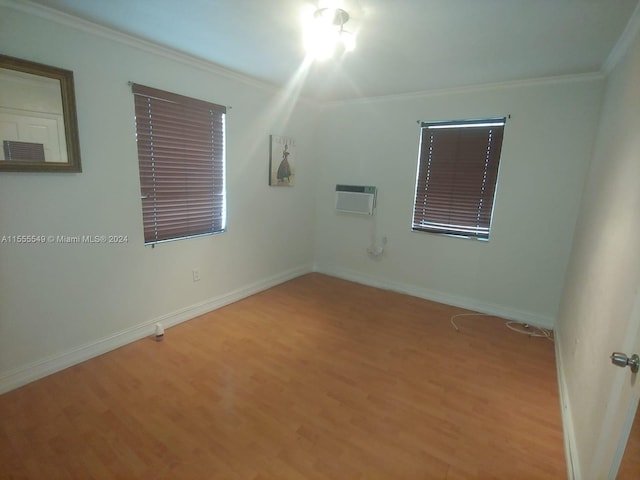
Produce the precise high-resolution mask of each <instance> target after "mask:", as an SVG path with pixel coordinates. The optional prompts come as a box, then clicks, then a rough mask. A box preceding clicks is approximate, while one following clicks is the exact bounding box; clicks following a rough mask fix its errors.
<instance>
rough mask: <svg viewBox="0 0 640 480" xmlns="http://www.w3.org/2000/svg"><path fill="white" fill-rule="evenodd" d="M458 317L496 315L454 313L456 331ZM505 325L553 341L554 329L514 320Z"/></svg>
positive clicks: (456, 328) (457, 329)
mask: <svg viewBox="0 0 640 480" xmlns="http://www.w3.org/2000/svg"><path fill="white" fill-rule="evenodd" d="M458 317H495V315H489V314H485V313H458V314H457V315H453V316H452V317H451V318H450V319H449V321H450V322H451V325H452V326H453V328H455V330H456V332H459V331H460V329H459V328H458V325H456V322H455V321H454V320H455V319H456V318H458ZM505 326H506V327H507V328H508V329H510V330H513V331H514V332H517V333H522V334H523V335H529V336H530V337H542V338H546V339H547V340H549V341H551V342H553V331H552V330H549V329H548V328H542V327H534V326H531V325H529V324H528V323H523V322H515V321H513V320H508V321H506V322H505Z"/></svg>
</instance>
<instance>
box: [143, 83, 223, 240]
mask: <svg viewBox="0 0 640 480" xmlns="http://www.w3.org/2000/svg"><path fill="white" fill-rule="evenodd" d="M131 87H132V92H133V95H134V110H135V131H136V145H137V153H138V171H139V179H140V198H141V205H142V217H143V230H144V243H145V245H152V246H153V245H155V244H157V243H163V242H169V241H174V240H183V239H186V238H194V237H201V236H207V235H215V234H218V233H223V232H225V231H226V228H227V219H226V208H227V206H226V202H227V199H226V107H224V106H222V105H217V104H215V103H211V102H206V101H203V100H198V99H195V98H191V97H187V96H183V95H179V94H175V93H171V92H167V91H164V90H159V89H156V88H152V87H147V86H144V85H139V84H132V85H131Z"/></svg>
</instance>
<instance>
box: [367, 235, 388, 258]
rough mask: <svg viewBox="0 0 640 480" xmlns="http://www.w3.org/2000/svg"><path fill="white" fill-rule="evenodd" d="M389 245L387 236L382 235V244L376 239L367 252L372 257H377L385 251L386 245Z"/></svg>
mask: <svg viewBox="0 0 640 480" xmlns="http://www.w3.org/2000/svg"><path fill="white" fill-rule="evenodd" d="M386 245H387V237H382V244H381V245H377V244H376V242H375V241H374V242H373V243H372V244H371V245H369V248H367V253H368V254H369V256H370V257H374V258H377V257H379V256H380V255H382V254H383V253H384V247H385V246H386Z"/></svg>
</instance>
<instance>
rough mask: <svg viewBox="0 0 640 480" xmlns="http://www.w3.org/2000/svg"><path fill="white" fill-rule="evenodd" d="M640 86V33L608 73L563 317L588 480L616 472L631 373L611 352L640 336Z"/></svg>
mask: <svg viewBox="0 0 640 480" xmlns="http://www.w3.org/2000/svg"><path fill="white" fill-rule="evenodd" d="M636 20H637V18H636ZM636 26H637V23H636ZM639 85H640V35H638V34H636V37H635V41H634V42H633V43H632V44H631V47H630V48H629V50H628V51H627V53H626V56H624V57H623V58H622V60H621V61H620V62H619V63H618V65H617V66H616V68H615V69H614V70H613V72H612V73H611V74H610V75H609V77H608V79H607V84H606V90H605V96H604V101H603V107H602V116H601V120H600V128H599V132H598V136H597V142H596V148H595V152H594V158H593V162H592V165H591V168H590V170H589V176H588V182H587V184H586V186H585V194H584V199H583V201H582V205H581V207H580V216H579V220H578V223H577V226H576V233H575V241H574V245H573V251H572V255H571V261H570V264H569V268H568V273H567V283H566V287H565V290H564V294H563V297H562V307H561V309H560V314H559V318H558V348H559V353H560V358H559V360H560V364H561V367H562V368H561V374H562V377H563V385H562V386H563V389H564V390H565V396H566V401H567V405H568V407H569V408H568V412H567V413H566V415H568V417H569V418H568V419H567V420H568V426H569V428H570V429H571V430H572V431H570V432H569V434H570V436H571V437H572V441H573V442H575V444H574V445H573V447H574V451H573V454H574V461H575V462H576V469H577V470H578V471H579V472H581V473H582V475H583V478H585V479H588V478H605V476H606V474H607V473H608V467H609V464H610V463H611V461H612V455H613V450H614V449H615V447H616V445H615V439H616V434H619V432H620V430H619V426H618V427H617V428H618V429H617V430H616V428H615V427H612V426H611V419H609V418H607V420H606V421H605V423H604V424H603V423H602V421H603V419H604V418H605V412H606V411H607V409H608V408H609V405H608V404H609V402H611V399H612V397H613V396H615V395H617V394H618V391H619V388H618V387H615V385H616V383H615V382H617V379H618V378H619V376H621V375H622V376H623V377H625V378H626V379H628V380H630V379H631V376H630V375H629V374H628V372H624V371H618V370H617V369H615V367H613V366H612V365H611V364H610V362H609V359H608V357H609V355H610V354H611V352H613V351H621V350H622V351H624V349H627V348H631V347H633V346H634V344H635V343H636V341H637V339H636V338H628V337H629V335H628V331H629V324H630V320H631V318H632V315H633V314H632V312H633V308H634V302H637V301H638V299H639V298H640V297H639V291H640V247H639V243H638V242H639V240H638V239H640V183H639V180H640V135H638V132H640V89H639V87H638V86H639ZM637 321H638V320H636V322H637ZM627 353H629V354H631V353H633V352H632V351H627ZM614 406H615V405H614ZM620 414H621V415H622V416H624V414H626V412H620ZM606 429H611V432H612V433H611V432H610V434H611V437H612V439H613V440H614V442H613V444H610V445H606V443H607V441H608V440H609V439H608V438H607V433H606ZM603 442H604V443H603Z"/></svg>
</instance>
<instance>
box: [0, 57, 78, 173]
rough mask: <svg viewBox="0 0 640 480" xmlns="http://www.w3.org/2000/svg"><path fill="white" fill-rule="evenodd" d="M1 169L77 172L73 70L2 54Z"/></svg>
mask: <svg viewBox="0 0 640 480" xmlns="http://www.w3.org/2000/svg"><path fill="white" fill-rule="evenodd" d="M0 143H2V148H1V149H0V171H4V172H81V171H82V169H81V166H80V142H79V139H78V121H77V115H76V100H75V90H74V86H73V72H72V71H70V70H64V69H62V68H57V67H51V66H48V65H43V64H40V63H35V62H30V61H28V60H22V59H20V58H14V57H9V56H7V55H1V54H0Z"/></svg>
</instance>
